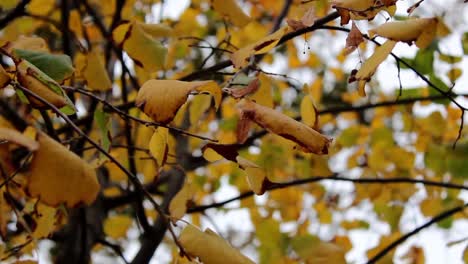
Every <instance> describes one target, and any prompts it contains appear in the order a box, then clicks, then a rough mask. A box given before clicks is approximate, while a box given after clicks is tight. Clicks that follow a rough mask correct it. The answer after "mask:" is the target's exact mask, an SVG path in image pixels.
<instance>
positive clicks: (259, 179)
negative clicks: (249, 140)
mask: <svg viewBox="0 0 468 264" xmlns="http://www.w3.org/2000/svg"><path fill="white" fill-rule="evenodd" d="M236 160H237V163H238V164H239V167H240V168H241V169H243V170H244V171H245V173H246V174H247V182H248V183H249V186H250V189H252V191H253V192H254V193H255V194H257V195H262V194H264V193H265V191H266V188H267V187H268V185H269V184H270V183H271V182H270V181H269V180H268V178H267V176H266V173H265V170H264V169H263V168H261V167H259V166H258V165H257V164H255V163H253V162H251V161H250V160H247V159H244V158H242V157H241V156H237V158H236Z"/></svg>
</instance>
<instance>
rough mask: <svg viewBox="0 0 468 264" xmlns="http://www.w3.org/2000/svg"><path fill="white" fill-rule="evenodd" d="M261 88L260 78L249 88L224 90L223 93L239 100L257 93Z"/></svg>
mask: <svg viewBox="0 0 468 264" xmlns="http://www.w3.org/2000/svg"><path fill="white" fill-rule="evenodd" d="M259 87H260V81H259V79H258V78H255V79H254V80H253V81H251V82H250V83H249V84H248V85H247V87H244V88H223V92H225V93H227V94H229V95H230V96H232V97H234V98H236V99H239V98H242V97H244V96H246V95H249V94H253V93H255V92H256V91H257V90H258V88H259Z"/></svg>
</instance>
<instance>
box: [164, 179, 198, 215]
mask: <svg viewBox="0 0 468 264" xmlns="http://www.w3.org/2000/svg"><path fill="white" fill-rule="evenodd" d="M192 196H193V192H192V190H191V187H190V184H189V183H188V182H187V181H185V183H184V186H183V187H182V189H181V190H180V191H179V192H178V193H177V194H176V195H175V196H174V198H173V199H172V201H171V203H170V204H169V212H170V213H171V217H174V218H176V219H181V218H182V217H183V216H184V215H185V213H186V212H187V202H188V201H190V199H192Z"/></svg>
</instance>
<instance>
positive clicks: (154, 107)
mask: <svg viewBox="0 0 468 264" xmlns="http://www.w3.org/2000/svg"><path fill="white" fill-rule="evenodd" d="M191 92H198V93H203V92H208V93H210V94H211V95H212V96H213V98H214V100H215V107H216V108H217V107H218V106H219V103H220V102H221V89H220V88H219V87H218V85H217V84H216V83H215V82H213V81H197V82H182V81H176V80H149V81H147V82H145V83H144V84H143V86H142V87H141V88H140V90H139V91H138V96H137V98H136V101H135V104H136V105H137V106H138V107H139V108H140V109H142V110H143V112H144V113H145V114H147V115H148V116H150V117H151V118H152V119H153V120H154V121H155V122H159V123H163V124H167V123H170V122H171V121H172V120H173V119H174V117H175V115H176V113H177V110H178V109H179V108H180V107H181V106H182V105H183V104H184V103H185V102H186V100H187V97H188V96H189V94H190V93H191Z"/></svg>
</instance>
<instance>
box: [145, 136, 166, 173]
mask: <svg viewBox="0 0 468 264" xmlns="http://www.w3.org/2000/svg"><path fill="white" fill-rule="evenodd" d="M167 135H168V129H167V128H165V127H158V128H157V129H156V131H154V134H153V136H152V137H151V140H150V143H149V150H150V152H151V155H152V156H153V157H154V158H155V159H156V162H157V163H158V166H159V167H162V166H163V165H164V163H165V161H166V158H167V151H168V147H167Z"/></svg>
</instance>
